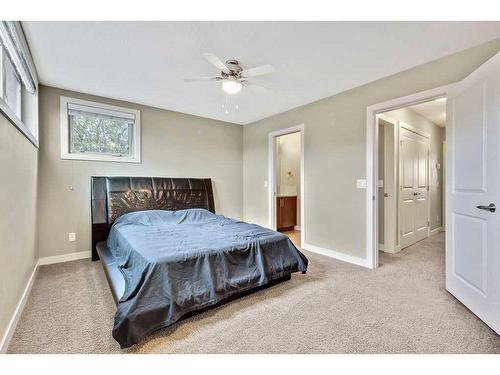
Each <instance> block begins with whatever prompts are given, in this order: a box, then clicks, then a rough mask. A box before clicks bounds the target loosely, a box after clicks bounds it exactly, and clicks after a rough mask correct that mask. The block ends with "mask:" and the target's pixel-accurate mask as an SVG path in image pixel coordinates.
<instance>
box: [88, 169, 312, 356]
mask: <svg viewBox="0 0 500 375" xmlns="http://www.w3.org/2000/svg"><path fill="white" fill-rule="evenodd" d="M91 185H92V193H91V201H92V204H91V208H92V214H91V217H92V260H94V261H96V260H99V259H100V260H101V263H102V265H103V268H104V271H105V274H106V277H107V280H108V283H109V285H110V288H111V292H112V295H113V298H114V301H115V303H116V305H117V312H116V315H115V319H114V327H113V337H114V338H115V340H116V341H117V342H118V343H119V344H120V346H121V347H122V348H126V347H130V346H132V345H134V344H136V343H138V342H140V341H141V340H142V339H144V338H145V337H146V336H147V335H149V334H150V333H152V332H154V331H156V330H158V329H160V328H163V327H167V326H169V325H172V324H174V323H175V322H177V321H179V320H180V319H183V318H185V317H187V316H190V315H192V314H194V313H198V312H200V311H204V310H206V309H208V308H212V307H214V306H217V305H219V304H221V303H224V302H227V301H228V300H231V299H234V298H238V297H240V296H242V295H245V294H248V293H251V292H254V291H255V290H258V289H262V288H264V287H267V286H269V285H274V284H275V283H277V282H282V281H285V280H288V279H290V275H291V274H292V273H294V272H302V273H305V272H306V270H307V264H308V261H307V258H306V257H305V256H304V255H303V254H302V253H301V252H300V251H299V250H297V248H296V247H295V246H294V245H293V244H292V242H291V241H290V240H289V239H288V238H287V237H286V236H285V235H283V234H281V233H278V232H275V231H272V230H269V229H266V228H263V227H260V226H258V225H255V224H249V223H245V222H242V221H238V220H233V219H230V218H226V217H224V216H222V215H216V214H215V205H214V199H213V192H212V183H211V180H210V179H187V178H157V177H92V181H91Z"/></svg>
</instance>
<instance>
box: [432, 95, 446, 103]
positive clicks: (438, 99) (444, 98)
mask: <svg viewBox="0 0 500 375" xmlns="http://www.w3.org/2000/svg"><path fill="white" fill-rule="evenodd" d="M445 100H446V96H443V97H441V98H437V99H435V100H434V101H436V102H444V101H445Z"/></svg>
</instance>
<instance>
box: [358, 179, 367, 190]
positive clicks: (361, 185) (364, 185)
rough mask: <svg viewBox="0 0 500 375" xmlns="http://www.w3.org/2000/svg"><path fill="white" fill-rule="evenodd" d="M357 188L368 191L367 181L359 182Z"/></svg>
mask: <svg viewBox="0 0 500 375" xmlns="http://www.w3.org/2000/svg"><path fill="white" fill-rule="evenodd" d="M356 186H357V188H358V189H366V180H357V181H356Z"/></svg>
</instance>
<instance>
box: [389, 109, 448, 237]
mask: <svg viewBox="0 0 500 375" xmlns="http://www.w3.org/2000/svg"><path fill="white" fill-rule="evenodd" d="M384 115H385V116H387V117H390V118H392V119H394V120H398V121H402V122H405V123H407V124H408V125H411V126H413V127H415V128H417V129H420V130H421V131H423V132H424V133H426V134H428V135H429V136H430V138H431V139H430V155H429V164H430V178H429V194H430V211H431V212H430V220H429V221H430V225H431V230H433V229H438V228H441V220H442V218H443V215H442V212H441V208H442V194H443V191H442V187H443V178H442V171H443V170H442V168H441V169H437V168H436V163H439V164H440V165H441V166H442V165H443V141H444V132H445V129H444V128H442V127H440V126H438V125H436V124H434V123H433V122H431V121H429V120H427V119H426V118H425V117H423V116H421V115H419V114H418V113H416V112H414V111H412V110H411V109H409V108H401V109H397V110H395V111H390V112H385V113H384ZM398 184H399V182H398Z"/></svg>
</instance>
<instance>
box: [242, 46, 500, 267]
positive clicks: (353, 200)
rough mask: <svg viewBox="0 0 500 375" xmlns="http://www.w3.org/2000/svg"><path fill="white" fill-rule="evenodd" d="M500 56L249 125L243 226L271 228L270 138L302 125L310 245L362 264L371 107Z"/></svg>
mask: <svg viewBox="0 0 500 375" xmlns="http://www.w3.org/2000/svg"><path fill="white" fill-rule="evenodd" d="M499 50H500V39H496V40H494V41H492V42H488V43H485V44H483V45H480V46H477V47H474V48H471V49H468V50H465V51H462V52H459V53H456V54H454V55H451V56H448V57H445V58H442V59H439V60H436V61H433V62H431V63H428V64H424V65H420V66H418V67H415V68H412V69H410V70H407V71H404V72H401V73H398V74H395V75H393V76H390V77H386V78H384V79H381V80H378V81H374V82H371V83H369V84H366V85H364V86H360V87H357V88H354V89H352V90H349V91H346V92H343V93H340V94H337V95H334V96H331V97H328V98H325V99H322V100H320V101H317V102H314V103H311V104H308V105H304V106H301V107H298V108H295V109H293V110H290V111H287V112H284V113H281V114H278V115H275V116H272V117H269V118H266V119H263V120H260V121H257V122H255V123H252V124H250V125H247V126H245V127H244V135H243V138H244V149H243V152H244V155H243V166H244V176H243V178H244V180H243V186H244V196H243V198H244V204H243V206H244V217H245V219H246V220H247V221H251V222H255V223H258V224H261V225H267V222H268V217H267V215H268V200H267V188H266V187H265V181H266V180H267V174H268V134H269V132H272V131H275V130H278V129H282V128H286V127H290V126H293V125H297V124H304V126H305V134H304V142H305V149H304V153H305V154H304V158H305V170H304V172H305V186H304V187H303V188H304V190H305V191H304V193H305V202H304V203H303V207H304V210H305V223H303V225H304V224H305V230H306V232H305V242H306V243H307V244H310V245H315V246H317V247H321V248H326V249H330V250H335V251H337V252H341V253H344V254H347V255H350V256H354V257H359V258H361V259H364V258H365V256H366V254H365V253H366V243H365V234H366V233H365V230H366V226H365V220H366V212H365V193H366V191H365V190H364V189H357V188H356V180H357V179H364V178H365V174H366V107H367V106H369V105H372V104H375V103H379V102H383V101H386V100H389V99H393V98H397V97H401V96H404V95H409V94H412V93H416V92H419V91H423V90H427V89H430V88H434V87H437V86H441V85H445V84H449V83H452V82H454V81H458V80H460V79H462V78H464V77H465V76H466V75H468V74H469V73H470V72H472V71H473V70H474V69H475V68H477V67H478V66H479V65H481V64H482V63H484V62H485V61H486V60H488V59H489V58H490V57H492V56H493V55H495V54H496V53H497V52H498V51H499ZM368 63H369V62H368ZM352 73H353V74H354V73H355V72H352ZM303 235H304V233H303Z"/></svg>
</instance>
